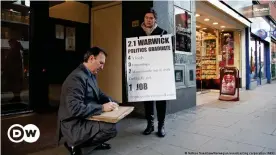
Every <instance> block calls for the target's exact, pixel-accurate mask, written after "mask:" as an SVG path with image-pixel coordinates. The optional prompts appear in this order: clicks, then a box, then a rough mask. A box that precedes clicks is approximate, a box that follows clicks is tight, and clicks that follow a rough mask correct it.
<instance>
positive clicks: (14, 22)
mask: <svg viewBox="0 0 276 155" xmlns="http://www.w3.org/2000/svg"><path fill="white" fill-rule="evenodd" d="M1 22H3V23H8V24H19V25H23V26H29V24H27V23H23V22H18V21H10V20H1Z"/></svg>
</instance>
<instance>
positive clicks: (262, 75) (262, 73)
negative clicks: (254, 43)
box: [260, 42, 266, 79]
mask: <svg viewBox="0 0 276 155" xmlns="http://www.w3.org/2000/svg"><path fill="white" fill-rule="evenodd" d="M260 49H261V50H260V78H261V79H265V78H266V72H265V67H266V66H265V58H266V56H265V51H264V50H265V48H264V43H262V42H261V43H260Z"/></svg>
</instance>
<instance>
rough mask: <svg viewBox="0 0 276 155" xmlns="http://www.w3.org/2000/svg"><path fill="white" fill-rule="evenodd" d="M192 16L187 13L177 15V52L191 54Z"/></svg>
mask: <svg viewBox="0 0 276 155" xmlns="http://www.w3.org/2000/svg"><path fill="white" fill-rule="evenodd" d="M190 23H191V15H190V14H189V13H188V12H186V11H185V13H180V14H176V15H175V28H176V31H175V32H176V51H181V52H191V29H190V27H191V26H190V25H191V24H190Z"/></svg>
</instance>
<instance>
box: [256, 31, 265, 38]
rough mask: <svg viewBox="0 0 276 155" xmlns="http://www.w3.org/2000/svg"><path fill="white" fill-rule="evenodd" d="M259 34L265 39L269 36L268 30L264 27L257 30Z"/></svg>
mask: <svg viewBox="0 0 276 155" xmlns="http://www.w3.org/2000/svg"><path fill="white" fill-rule="evenodd" d="M257 35H258V36H259V37H260V38H262V39H265V38H266V37H267V32H266V31H265V30H264V29H260V30H258V31H257Z"/></svg>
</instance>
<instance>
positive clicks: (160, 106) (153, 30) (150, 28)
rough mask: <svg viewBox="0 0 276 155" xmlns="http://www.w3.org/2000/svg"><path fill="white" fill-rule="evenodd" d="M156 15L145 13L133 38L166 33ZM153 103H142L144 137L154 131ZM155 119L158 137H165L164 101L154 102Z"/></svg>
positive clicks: (154, 13)
mask: <svg viewBox="0 0 276 155" xmlns="http://www.w3.org/2000/svg"><path fill="white" fill-rule="evenodd" d="M156 19H157V14H156V12H155V11H154V10H153V9H150V10H148V11H147V12H145V15H144V22H143V23H142V24H141V26H140V27H138V29H136V30H135V32H134V33H135V36H150V35H163V34H167V31H165V30H163V29H162V28H160V27H158V25H157V23H156ZM153 102H154V101H146V102H144V107H145V115H146V119H147V127H146V129H145V130H144V132H143V134H144V135H149V134H151V133H152V132H153V131H154V109H153V108H154V106H153ZM156 109H157V118H158V132H157V135H158V136H159V137H164V136H165V129H164V122H165V116H166V101H156Z"/></svg>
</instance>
